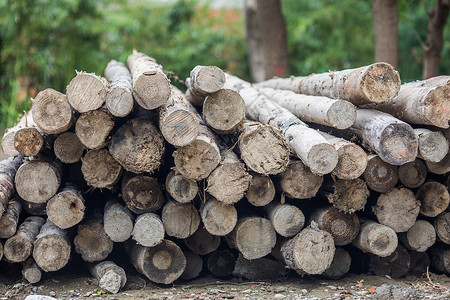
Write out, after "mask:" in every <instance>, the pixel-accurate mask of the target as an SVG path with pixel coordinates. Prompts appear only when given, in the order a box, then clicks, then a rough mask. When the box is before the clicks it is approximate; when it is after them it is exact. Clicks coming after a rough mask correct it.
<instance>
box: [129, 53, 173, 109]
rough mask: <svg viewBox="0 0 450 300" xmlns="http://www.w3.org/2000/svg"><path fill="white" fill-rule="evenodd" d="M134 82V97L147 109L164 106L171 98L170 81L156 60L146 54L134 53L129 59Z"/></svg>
mask: <svg viewBox="0 0 450 300" xmlns="http://www.w3.org/2000/svg"><path fill="white" fill-rule="evenodd" d="M127 64H128V69H130V73H131V78H132V80H133V96H134V99H135V100H136V102H137V103H138V104H139V105H140V106H142V107H143V108H145V109H155V108H158V107H160V106H161V105H164V104H165V103H166V102H167V100H168V99H169V96H170V81H169V79H167V76H166V74H164V72H163V70H162V66H161V65H158V64H157V63H156V61H155V59H153V58H151V57H149V56H147V55H145V54H144V53H140V52H137V51H136V50H134V51H133V54H131V55H130V56H128V59H127Z"/></svg>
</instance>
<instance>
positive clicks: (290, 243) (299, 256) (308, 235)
mask: <svg viewBox="0 0 450 300" xmlns="http://www.w3.org/2000/svg"><path fill="white" fill-rule="evenodd" d="M335 250H336V247H335V246H334V241H333V237H332V236H331V234H330V233H328V232H326V231H323V230H320V229H313V228H311V227H307V228H304V229H303V230H302V231H300V232H299V233H298V234H297V235H296V236H295V237H293V238H292V239H290V240H287V241H286V242H285V243H283V244H282V245H281V253H282V255H283V259H284V261H285V263H286V266H287V268H289V269H294V270H299V271H301V272H305V273H306V274H321V273H323V272H324V271H325V270H326V269H328V268H329V267H330V265H331V262H332V261H333V257H334V253H335Z"/></svg>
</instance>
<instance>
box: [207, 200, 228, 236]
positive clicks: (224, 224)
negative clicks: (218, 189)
mask: <svg viewBox="0 0 450 300" xmlns="http://www.w3.org/2000/svg"><path fill="white" fill-rule="evenodd" d="M201 218H202V221H203V224H204V225H205V229H206V230H207V231H208V232H209V233H211V234H213V235H216V236H224V235H227V234H228V233H230V232H231V231H232V230H233V228H234V226H235V225H236V223H237V211H236V208H235V207H234V206H233V205H225V204H224V203H222V202H220V201H217V200H215V199H212V200H209V201H208V202H206V203H205V205H204V206H203V208H202V209H201Z"/></svg>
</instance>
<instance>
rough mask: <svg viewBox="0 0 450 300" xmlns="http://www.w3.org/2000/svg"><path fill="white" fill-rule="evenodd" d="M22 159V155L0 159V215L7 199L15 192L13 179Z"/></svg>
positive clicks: (6, 203)
mask: <svg viewBox="0 0 450 300" xmlns="http://www.w3.org/2000/svg"><path fill="white" fill-rule="evenodd" d="M22 160H23V156H17V157H8V158H6V159H4V160H2V161H0V216H1V215H3V213H4V212H5V210H6V207H7V206H8V201H9V199H11V197H12V195H13V194H14V193H15V186H14V179H15V176H16V173H17V170H18V169H19V167H20V166H21V165H22Z"/></svg>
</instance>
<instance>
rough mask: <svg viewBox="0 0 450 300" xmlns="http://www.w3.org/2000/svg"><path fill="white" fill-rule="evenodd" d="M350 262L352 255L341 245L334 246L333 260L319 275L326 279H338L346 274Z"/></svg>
mask: <svg viewBox="0 0 450 300" xmlns="http://www.w3.org/2000/svg"><path fill="white" fill-rule="evenodd" d="M351 264H352V257H351V256H350V254H349V253H348V252H347V251H346V250H345V249H344V248H342V247H336V251H335V253H334V257H333V261H332V262H331V265H330V267H329V268H328V269H326V270H325V272H323V273H322V274H321V275H322V276H323V277H325V278H328V279H333V280H336V279H339V278H342V277H344V276H345V274H347V272H348V270H350V265H351Z"/></svg>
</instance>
